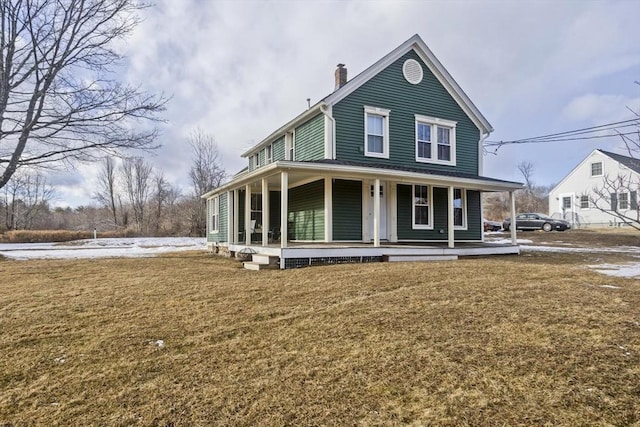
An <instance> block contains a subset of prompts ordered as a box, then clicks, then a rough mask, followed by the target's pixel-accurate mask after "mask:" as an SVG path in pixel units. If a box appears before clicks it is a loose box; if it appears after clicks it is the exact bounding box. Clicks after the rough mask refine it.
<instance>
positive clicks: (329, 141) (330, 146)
mask: <svg viewBox="0 0 640 427" xmlns="http://www.w3.org/2000/svg"><path fill="white" fill-rule="evenodd" d="M320 111H322V114H324V158H325V159H335V158H336V119H334V118H333V108H332V107H331V106H330V105H328V106H325V108H320Z"/></svg>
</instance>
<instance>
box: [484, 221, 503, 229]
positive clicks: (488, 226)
mask: <svg viewBox="0 0 640 427" xmlns="http://www.w3.org/2000/svg"><path fill="white" fill-rule="evenodd" d="M500 230H502V224H500V223H499V222H496V221H488V220H484V231H500Z"/></svg>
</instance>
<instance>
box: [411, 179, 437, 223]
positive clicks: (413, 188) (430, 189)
mask: <svg viewBox="0 0 640 427" xmlns="http://www.w3.org/2000/svg"><path fill="white" fill-rule="evenodd" d="M416 187H427V194H428V197H429V200H428V208H429V223H428V224H416ZM420 206H423V205H420ZM411 225H412V228H413V229H414V230H433V186H432V185H425V184H413V185H412V186H411Z"/></svg>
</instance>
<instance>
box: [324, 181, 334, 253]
mask: <svg viewBox="0 0 640 427" xmlns="http://www.w3.org/2000/svg"><path fill="white" fill-rule="evenodd" d="M332 240H333V179H331V177H330V176H325V177H324V241H325V242H327V243H329V242H331V241H332Z"/></svg>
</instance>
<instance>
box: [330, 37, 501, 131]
mask: <svg viewBox="0 0 640 427" xmlns="http://www.w3.org/2000/svg"><path fill="white" fill-rule="evenodd" d="M411 49H413V50H415V52H416V53H417V54H418V56H419V57H420V59H422V61H423V62H424V63H425V64H426V65H427V67H429V70H431V72H432V73H433V74H434V75H435V76H436V78H437V79H438V81H439V82H440V84H442V85H443V86H444V87H445V89H447V92H449V94H450V95H451V96H452V97H453V99H455V100H456V102H457V103H458V105H460V107H461V108H462V109H463V110H464V112H465V113H466V114H467V115H468V116H469V117H470V118H471V120H472V121H473V123H474V124H475V125H476V126H477V127H478V129H480V130H482V131H483V132H484V133H487V134H488V133H491V132H493V127H492V126H491V124H490V123H489V121H488V120H487V119H486V118H485V117H484V116H483V115H482V113H480V110H478V108H477V107H476V106H475V105H474V104H473V102H471V99H469V97H468V96H467V94H466V93H464V91H463V90H462V88H461V87H460V86H459V85H458V83H457V82H456V81H455V80H454V79H453V77H451V75H450V74H449V72H448V71H447V70H446V69H445V68H444V66H443V65H442V64H441V63H440V61H438V58H436V57H435V55H434V54H433V52H431V50H430V49H429V48H428V47H427V45H426V44H425V42H424V41H423V40H422V39H421V38H420V36H419V35H417V34H415V35H414V36H413V37H411V38H410V39H409V40H407V41H406V42H404V43H402V44H401V45H400V46H398V47H397V48H395V49H394V50H392V51H391V52H390V53H388V54H387V55H385V56H384V57H382V58H381V59H380V60H378V61H377V62H376V63H374V64H373V65H372V66H370V67H369V68H367V69H366V70H365V71H363V72H362V73H360V74H358V75H357V76H356V77H355V78H354V79H353V80H351V81H350V82H348V83H347V84H346V85H345V86H343V87H342V88H340V89H338V90H336V91H335V92H333V93H332V94H331V95H329V96H328V97H326V98H325V102H326V103H327V104H329V105H335V104H337V103H338V102H340V101H341V100H343V99H344V98H346V97H347V96H348V95H350V94H351V93H352V92H354V91H355V90H356V89H358V88H359V87H360V86H362V85H363V84H365V83H366V82H367V81H369V80H370V79H371V78H373V77H374V76H375V75H377V74H378V73H379V72H381V71H382V70H384V69H385V68H387V67H388V66H389V65H391V64H393V63H394V62H395V61H397V60H398V59H399V58H400V57H402V55H404V54H405V53H407V52H408V51H409V50H411Z"/></svg>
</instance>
